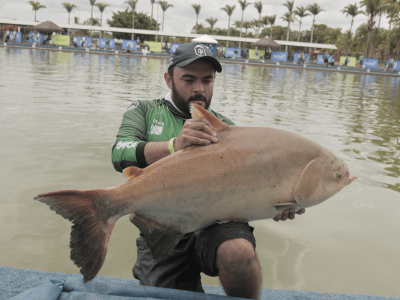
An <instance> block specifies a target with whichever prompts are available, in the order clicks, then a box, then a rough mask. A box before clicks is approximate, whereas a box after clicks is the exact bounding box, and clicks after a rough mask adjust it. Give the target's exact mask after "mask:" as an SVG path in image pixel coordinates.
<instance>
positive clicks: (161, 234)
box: [129, 213, 184, 261]
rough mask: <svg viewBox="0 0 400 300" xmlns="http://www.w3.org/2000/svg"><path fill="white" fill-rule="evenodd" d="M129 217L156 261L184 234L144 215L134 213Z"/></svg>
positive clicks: (170, 249) (172, 247) (164, 255)
mask: <svg viewBox="0 0 400 300" xmlns="http://www.w3.org/2000/svg"><path fill="white" fill-rule="evenodd" d="M129 219H130V221H131V222H132V223H133V224H134V225H135V226H136V227H137V228H139V230H140V232H141V233H142V234H143V235H144V237H145V238H146V240H147V245H148V246H149V247H150V250H151V252H152V254H153V257H154V259H156V260H157V261H161V260H162V259H163V258H164V257H166V256H167V254H168V253H169V252H170V251H172V250H173V249H174V248H175V246H176V245H177V244H178V242H179V241H180V240H181V238H182V237H183V235H184V233H182V232H180V231H179V230H177V229H175V228H171V227H167V226H164V225H162V224H160V223H158V222H156V221H154V220H152V219H151V218H149V217H146V216H145V215H141V214H138V213H134V214H131V215H130V216H129Z"/></svg>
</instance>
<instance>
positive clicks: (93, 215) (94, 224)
mask: <svg viewBox="0 0 400 300" xmlns="http://www.w3.org/2000/svg"><path fill="white" fill-rule="evenodd" d="M99 197H101V198H105V197H106V196H105V195H103V193H102V191H101V190H87V191H77V190H66V191H59V192H53V193H47V194H41V195H39V196H37V197H35V198H34V199H35V200H38V201H40V202H43V203H45V204H47V205H48V206H49V207H50V209H51V210H54V211H55V212H56V213H57V214H59V215H61V216H62V217H63V218H64V219H68V220H69V221H71V222H72V223H73V224H74V225H73V226H72V230H71V241H70V248H71V259H72V260H73V262H74V263H75V265H77V266H78V267H79V268H80V273H81V274H82V275H83V276H84V282H85V283H86V282H88V281H90V280H92V279H93V278H95V277H96V275H97V273H98V272H99V271H100V269H101V267H102V266H103V263H104V260H105V257H106V253H107V246H108V242H109V240H110V236H111V233H112V230H113V228H114V224H115V223H113V224H108V223H106V222H104V221H103V220H102V219H101V218H100V217H99V213H98V212H96V211H95V209H94V206H93V203H94V201H95V199H96V198H99Z"/></svg>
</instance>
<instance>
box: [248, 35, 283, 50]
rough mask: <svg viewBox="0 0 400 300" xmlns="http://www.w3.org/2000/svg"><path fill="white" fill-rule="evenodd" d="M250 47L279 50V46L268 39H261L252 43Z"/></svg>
mask: <svg viewBox="0 0 400 300" xmlns="http://www.w3.org/2000/svg"><path fill="white" fill-rule="evenodd" d="M251 45H252V46H257V47H270V48H279V47H280V46H281V45H279V44H278V43H277V42H275V41H274V40H273V39H270V38H269V37H263V38H262V39H260V40H258V41H257V42H254V43H252V44H251Z"/></svg>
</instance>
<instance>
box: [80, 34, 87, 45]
mask: <svg viewBox="0 0 400 300" xmlns="http://www.w3.org/2000/svg"><path fill="white" fill-rule="evenodd" d="M81 43H82V44H81V47H86V37H84V36H83V37H82V38H81Z"/></svg>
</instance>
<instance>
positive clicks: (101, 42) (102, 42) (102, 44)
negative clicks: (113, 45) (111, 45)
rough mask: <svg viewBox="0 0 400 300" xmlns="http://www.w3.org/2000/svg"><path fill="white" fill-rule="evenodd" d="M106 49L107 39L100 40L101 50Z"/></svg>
mask: <svg viewBox="0 0 400 300" xmlns="http://www.w3.org/2000/svg"><path fill="white" fill-rule="evenodd" d="M105 47H106V39H104V38H99V48H105Z"/></svg>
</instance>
